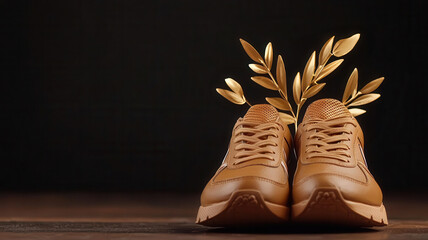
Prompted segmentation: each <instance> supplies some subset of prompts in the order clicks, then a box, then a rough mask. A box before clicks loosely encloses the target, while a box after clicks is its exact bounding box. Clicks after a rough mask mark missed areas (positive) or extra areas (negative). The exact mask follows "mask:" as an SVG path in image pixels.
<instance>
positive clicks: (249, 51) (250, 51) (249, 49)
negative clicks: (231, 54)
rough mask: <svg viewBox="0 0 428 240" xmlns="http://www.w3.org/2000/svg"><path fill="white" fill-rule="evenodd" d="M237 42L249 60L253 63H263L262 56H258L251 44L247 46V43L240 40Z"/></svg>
mask: <svg viewBox="0 0 428 240" xmlns="http://www.w3.org/2000/svg"><path fill="white" fill-rule="evenodd" d="M239 41H241V45H242V47H243V48H244V50H245V52H246V53H247V55H248V56H249V57H250V58H251V59H253V61H255V62H259V63H263V58H262V56H260V54H259V52H257V50H256V49H255V48H254V47H253V46H252V45H251V44H249V43H248V42H247V41H245V40H244V39H242V38H240V39H239Z"/></svg>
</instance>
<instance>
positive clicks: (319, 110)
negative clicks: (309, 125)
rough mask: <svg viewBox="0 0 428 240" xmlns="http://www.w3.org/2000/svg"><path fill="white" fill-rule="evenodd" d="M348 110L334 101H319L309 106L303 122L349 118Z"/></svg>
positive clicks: (327, 99)
mask: <svg viewBox="0 0 428 240" xmlns="http://www.w3.org/2000/svg"><path fill="white" fill-rule="evenodd" d="M351 116H352V115H351V113H350V112H349V110H348V108H346V107H345V105H343V103H341V102H339V101H338V100H336V99H331V98H326V99H320V100H317V101H315V102H313V103H312V104H311V105H309V107H308V109H307V110H306V113H305V117H304V118H303V121H306V120H310V119H313V118H320V119H329V118H335V117H351Z"/></svg>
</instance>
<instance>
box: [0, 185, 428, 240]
mask: <svg viewBox="0 0 428 240" xmlns="http://www.w3.org/2000/svg"><path fill="white" fill-rule="evenodd" d="M385 198H386V201H385V205H386V208H387V212H388V216H389V219H390V225H389V226H388V227H384V228H368V229H343V228H340V229H338V228H321V227H308V226H298V225H284V226H279V227H269V228H261V229H255V228H252V229H222V228H207V227H203V226H199V225H196V224H194V223H193V222H194V217H195V215H196V211H197V208H198V196H197V195H177V194H119V193H115V194H113V193H112V194H105V193H103V194H77V193H61V194H16V193H15V194H5V193H3V194H0V239H44V240H48V239H86V240H91V239H145V238H147V239H344V238H346V239H369V240H371V239H428V201H427V200H428V196H426V195H425V196H423V195H412V194H394V195H390V196H388V195H387V196H386V197H385Z"/></svg>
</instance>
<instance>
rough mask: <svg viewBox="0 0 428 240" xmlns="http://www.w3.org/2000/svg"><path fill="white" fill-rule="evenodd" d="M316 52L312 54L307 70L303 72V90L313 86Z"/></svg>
mask: <svg viewBox="0 0 428 240" xmlns="http://www.w3.org/2000/svg"><path fill="white" fill-rule="evenodd" d="M315 54H316V53H315V51H314V52H313V53H312V55H311V57H310V58H309V60H308V62H307V63H306V66H305V70H304V71H303V77H302V90H303V91H304V90H306V88H307V87H309V85H310V84H311V80H312V77H313V76H314V71H315Z"/></svg>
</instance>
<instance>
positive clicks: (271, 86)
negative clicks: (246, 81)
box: [251, 76, 278, 90]
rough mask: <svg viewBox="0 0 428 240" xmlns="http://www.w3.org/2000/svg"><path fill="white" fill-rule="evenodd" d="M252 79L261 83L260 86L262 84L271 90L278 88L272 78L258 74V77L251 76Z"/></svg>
mask: <svg viewBox="0 0 428 240" xmlns="http://www.w3.org/2000/svg"><path fill="white" fill-rule="evenodd" d="M251 80H253V81H254V82H256V83H257V84H259V85H260V86H262V87H264V88H267V89H270V90H278V88H277V87H276V85H275V84H274V83H273V82H272V80H270V79H269V78H267V77H263V76H256V77H251Z"/></svg>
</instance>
